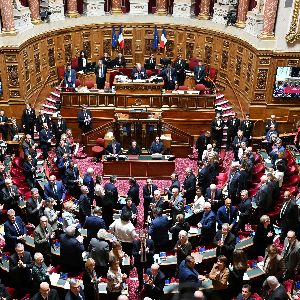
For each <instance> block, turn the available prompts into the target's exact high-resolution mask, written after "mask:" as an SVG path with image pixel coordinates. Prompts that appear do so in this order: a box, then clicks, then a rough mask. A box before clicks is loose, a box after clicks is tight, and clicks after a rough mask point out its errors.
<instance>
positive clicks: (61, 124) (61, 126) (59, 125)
mask: <svg viewBox="0 0 300 300" xmlns="http://www.w3.org/2000/svg"><path fill="white" fill-rule="evenodd" d="M53 131H54V134H55V139H56V146H58V144H59V142H60V138H61V135H62V134H63V133H66V131H67V123H66V120H65V119H63V118H62V117H61V114H57V120H56V121H54V122H53Z"/></svg>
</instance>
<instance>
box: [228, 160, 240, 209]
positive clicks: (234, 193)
mask: <svg viewBox="0 0 300 300" xmlns="http://www.w3.org/2000/svg"><path fill="white" fill-rule="evenodd" d="M240 175H241V174H240V171H239V164H238V163H237V162H232V163H231V170H230V174H229V179H228V185H227V189H228V197H229V198H230V199H231V200H232V202H233V204H236V203H237V202H238V199H239V196H240V195H239V193H240V191H239V177H240Z"/></svg>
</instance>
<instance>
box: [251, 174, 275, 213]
mask: <svg viewBox="0 0 300 300" xmlns="http://www.w3.org/2000/svg"><path fill="white" fill-rule="evenodd" d="M260 183H261V185H260V188H259V190H258V191H257V193H256V195H255V196H254V199H253V200H254V202H255V203H256V204H257V207H258V214H259V216H262V215H265V214H268V212H269V211H270V210H271V209H272V204H273V199H272V191H271V189H270V187H269V186H268V177H267V175H263V176H262V177H261V178H260Z"/></svg>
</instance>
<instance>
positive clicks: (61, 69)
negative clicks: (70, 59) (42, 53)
mask: <svg viewBox="0 0 300 300" xmlns="http://www.w3.org/2000/svg"><path fill="white" fill-rule="evenodd" d="M65 70H66V69H65V66H60V67H57V76H58V79H59V80H60V81H62V80H64V77H65Z"/></svg>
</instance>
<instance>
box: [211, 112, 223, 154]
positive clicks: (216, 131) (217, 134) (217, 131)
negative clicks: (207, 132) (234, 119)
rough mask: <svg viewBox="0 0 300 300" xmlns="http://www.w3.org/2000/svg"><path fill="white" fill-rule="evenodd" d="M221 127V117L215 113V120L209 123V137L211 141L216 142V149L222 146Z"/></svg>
mask: <svg viewBox="0 0 300 300" xmlns="http://www.w3.org/2000/svg"><path fill="white" fill-rule="evenodd" d="M223 127H224V121H223V119H222V117H221V114H220V113H217V114H216V117H215V119H214V120H213V121H212V122H211V136H212V139H213V140H214V141H216V144H217V148H218V149H221V145H222V139H223Z"/></svg>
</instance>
